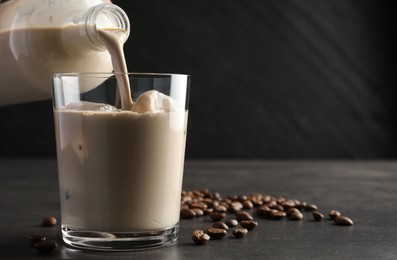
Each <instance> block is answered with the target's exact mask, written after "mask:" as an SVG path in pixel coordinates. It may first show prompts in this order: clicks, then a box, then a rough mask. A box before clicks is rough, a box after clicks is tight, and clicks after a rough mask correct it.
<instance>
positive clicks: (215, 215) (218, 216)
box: [209, 212, 226, 221]
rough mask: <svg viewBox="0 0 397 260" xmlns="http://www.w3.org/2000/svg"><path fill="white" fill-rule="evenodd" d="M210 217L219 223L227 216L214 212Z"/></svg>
mask: <svg viewBox="0 0 397 260" xmlns="http://www.w3.org/2000/svg"><path fill="white" fill-rule="evenodd" d="M209 216H210V218H211V219H212V220H213V221H219V220H222V219H223V218H224V217H225V216H226V214H225V213H219V212H212V213H210V214H209Z"/></svg>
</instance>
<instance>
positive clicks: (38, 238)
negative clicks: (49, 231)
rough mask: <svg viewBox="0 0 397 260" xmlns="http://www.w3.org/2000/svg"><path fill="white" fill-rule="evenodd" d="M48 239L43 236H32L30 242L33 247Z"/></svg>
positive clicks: (29, 237)
mask: <svg viewBox="0 0 397 260" xmlns="http://www.w3.org/2000/svg"><path fill="white" fill-rule="evenodd" d="M46 239H47V238H46V237H45V236H41V235H30V236H28V240H29V241H30V243H31V244H32V245H34V244H36V243H37V242H41V241H45V240H46Z"/></svg>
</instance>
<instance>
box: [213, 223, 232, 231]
mask: <svg viewBox="0 0 397 260" xmlns="http://www.w3.org/2000/svg"><path fill="white" fill-rule="evenodd" d="M212 227H214V228H223V229H224V230H229V227H228V225H226V223H224V222H215V223H214V224H212Z"/></svg>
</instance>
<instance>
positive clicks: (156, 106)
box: [131, 90, 178, 113]
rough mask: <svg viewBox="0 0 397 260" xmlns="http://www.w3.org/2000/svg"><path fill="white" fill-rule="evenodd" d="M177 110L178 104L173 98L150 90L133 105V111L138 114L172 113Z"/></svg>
mask: <svg viewBox="0 0 397 260" xmlns="http://www.w3.org/2000/svg"><path fill="white" fill-rule="evenodd" d="M177 108H178V105H177V103H176V102H175V101H174V100H173V99H172V98H171V97H169V96H167V95H164V94H163V93H160V92H158V91H156V90H150V91H147V92H145V93H143V94H142V95H141V96H139V98H138V99H137V100H136V102H134V103H133V104H132V108H131V111H133V112H137V113H146V112H171V111H173V110H176V109H177Z"/></svg>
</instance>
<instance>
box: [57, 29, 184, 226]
mask: <svg viewBox="0 0 397 260" xmlns="http://www.w3.org/2000/svg"><path fill="white" fill-rule="evenodd" d="M118 33H119V32H117V31H107V32H105V33H103V32H102V33H101V37H102V39H103V41H104V42H105V43H106V45H107V48H108V49H109V52H110V54H111V55H112V58H113V66H114V69H115V71H126V69H127V67H126V65H125V61H124V55H123V54H122V41H120V40H119V38H118V37H119V36H118ZM117 81H118V85H119V89H120V94H121V96H122V97H121V99H122V103H123V108H127V109H126V110H125V111H112V112H93V111H68V110H67V109H65V110H62V109H61V110H57V111H56V112H55V124H56V128H57V129H56V132H57V149H58V151H57V152H58V153H57V154H58V171H59V181H60V196H61V214H62V225H64V226H67V227H69V228H77V229H88V230H98V231H113V232H117V231H119V232H120V231H139V230H141V231H148V230H158V229H164V228H169V227H172V226H173V225H175V224H177V223H178V220H179V207H180V194H181V189H182V176H183V162H184V151H185V140H186V123H187V113H186V112H185V110H184V109H178V108H177V107H174V106H173V105H172V104H173V103H172V100H170V99H169V98H168V97H164V100H163V102H164V103H163V104H164V105H165V107H167V108H168V109H165V111H152V108H151V107H150V106H149V105H148V104H150V102H147V101H148V100H153V99H154V98H159V97H163V96H159V94H158V92H156V91H149V92H146V93H144V94H142V96H141V97H140V98H139V99H138V100H137V101H136V102H134V103H133V102H132V100H131V96H130V88H129V84H128V79H126V78H124V79H123V78H117Z"/></svg>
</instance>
